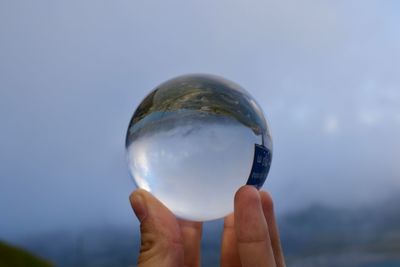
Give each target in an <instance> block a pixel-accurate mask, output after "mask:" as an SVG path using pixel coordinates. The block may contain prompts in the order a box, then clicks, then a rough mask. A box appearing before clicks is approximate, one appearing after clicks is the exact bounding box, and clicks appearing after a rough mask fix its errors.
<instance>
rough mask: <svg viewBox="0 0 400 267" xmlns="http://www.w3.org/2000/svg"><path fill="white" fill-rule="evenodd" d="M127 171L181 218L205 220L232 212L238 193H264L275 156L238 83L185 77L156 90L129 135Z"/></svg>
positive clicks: (254, 108)
mask: <svg viewBox="0 0 400 267" xmlns="http://www.w3.org/2000/svg"><path fill="white" fill-rule="evenodd" d="M126 151H127V159H128V165H129V169H130V172H131V174H132V176H133V179H134V181H135V182H136V184H137V185H138V187H140V188H143V189H145V190H147V191H149V192H151V193H152V194H153V195H154V196H155V197H156V198H158V199H159V200H160V201H161V202H162V203H163V204H164V205H165V206H167V207H168V208H169V209H170V210H171V211H172V212H173V213H174V214H175V215H176V216H177V217H180V218H183V219H187V220H192V221H207V220H212V219H217V218H221V217H224V216H226V215H228V214H229V213H230V212H232V211H233V199H234V195H235V192H236V191H237V190H238V189H239V187H240V186H242V185H245V184H250V185H254V186H256V187H257V188H260V187H261V186H262V185H263V183H264V181H265V179H266V176H267V174H268V171H269V168H270V165H271V158H272V140H271V134H270V132H269V129H268V124H267V122H266V120H265V118H264V115H263V112H262V110H261V108H260V106H259V105H258V104H257V103H256V101H255V100H254V99H253V98H252V97H251V96H250V94H249V93H248V92H246V91H245V90H244V89H243V88H241V87H240V86H239V85H237V84H235V83H233V82H231V81H228V80H226V79H223V78H221V77H218V76H213V75H202V74H193V75H184V76H179V77H176V78H174V79H171V80H169V81H166V82H164V83H162V84H161V85H159V86H158V87H156V88H155V89H154V90H153V91H152V92H151V93H150V94H149V95H148V96H147V97H146V98H145V99H144V100H143V101H142V102H141V103H140V105H139V107H138V108H137V109H136V111H135V113H134V114H133V117H132V119H131V121H130V124H129V127H128V131H127V135H126Z"/></svg>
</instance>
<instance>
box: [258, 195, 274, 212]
mask: <svg viewBox="0 0 400 267" xmlns="http://www.w3.org/2000/svg"><path fill="white" fill-rule="evenodd" d="M260 198H261V203H262V206H263V210H264V212H265V211H267V212H268V213H273V211H274V201H273V199H272V196H271V194H270V193H268V192H266V191H260Z"/></svg>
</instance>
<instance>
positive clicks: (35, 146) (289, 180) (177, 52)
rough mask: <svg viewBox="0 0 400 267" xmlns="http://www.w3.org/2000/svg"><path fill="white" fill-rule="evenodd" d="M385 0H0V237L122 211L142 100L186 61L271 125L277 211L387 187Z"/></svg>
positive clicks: (397, 113)
mask: <svg viewBox="0 0 400 267" xmlns="http://www.w3.org/2000/svg"><path fill="white" fill-rule="evenodd" d="M399 10H400V4H399V3H398V2H397V1H351V2H349V1H286V0H285V1H232V0H229V1H228V0H223V1H211V0H206V1H204V0H202V1H183V0H182V1H178V0H172V1H151V0H150V1H148V0H147V1H135V0H129V1H128V0H126V1H122V0H117V1H103V0H96V1H95V0H86V1H50V0H48V1H44V0H38V1H23V0H17V1H1V2H0V123H1V124H0V125H1V126H0V133H1V134H0V137H1V138H0V239H3V238H6V239H15V238H17V237H21V236H25V235H28V234H31V233H35V232H45V231H53V230H57V229H62V228H74V229H75V228H81V227H87V226H88V225H93V224H94V223H100V224H110V225H120V224H124V223H133V222H134V218H133V216H132V213H131V210H130V206H129V203H128V195H129V193H130V192H131V191H132V190H133V189H134V184H133V182H132V180H131V178H130V177H129V174H128V170H127V166H126V161H125V154H124V153H125V151H124V137H125V131H126V129H127V126H128V122H129V119H130V117H131V115H132V113H133V111H134V109H135V108H136V106H137V105H138V104H139V103H140V101H141V100H142V99H143V97H144V96H145V95H146V94H147V93H148V92H149V91H150V90H151V89H152V88H154V87H155V86H156V85H158V84H159V83H161V82H163V81H165V80H167V79H169V78H172V77H174V76H177V75H180V74H184V73H193V72H202V73H212V74H217V75H221V76H224V77H226V78H228V79H230V80H233V81H235V82H237V83H239V84H240V85H242V86H243V87H244V88H246V89H247V90H248V91H249V92H250V93H251V94H252V95H253V96H254V97H255V98H256V99H257V101H258V102H259V103H260V105H261V106H262V108H263V110H264V112H265V113H266V116H267V118H268V120H269V122H270V125H271V131H272V134H273V138H274V160H273V162H272V168H271V173H270V175H269V177H268V180H267V183H266V184H265V186H264V187H265V188H266V189H267V190H269V191H271V192H272V194H273V196H274V198H275V201H276V204H277V209H278V212H285V211H289V210H291V209H297V208H301V207H305V206H307V205H309V204H311V203H322V204H326V205H338V206H343V205H346V206H347V205H367V204H370V203H371V202H374V201H379V200H382V199H385V198H387V197H390V195H391V194H394V193H396V192H399V191H400V164H399V163H398V161H399V159H400V138H399V136H400V28H399V27H398V25H400V16H399V15H398V14H399Z"/></svg>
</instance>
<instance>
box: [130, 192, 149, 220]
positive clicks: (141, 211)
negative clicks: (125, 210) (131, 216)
mask: <svg viewBox="0 0 400 267" xmlns="http://www.w3.org/2000/svg"><path fill="white" fill-rule="evenodd" d="M132 208H133V211H134V212H135V214H136V217H137V218H138V220H139V221H140V222H142V221H143V219H144V218H145V217H146V215H147V209H146V204H145V202H144V199H143V197H142V196H141V195H140V194H134V195H133V196H132Z"/></svg>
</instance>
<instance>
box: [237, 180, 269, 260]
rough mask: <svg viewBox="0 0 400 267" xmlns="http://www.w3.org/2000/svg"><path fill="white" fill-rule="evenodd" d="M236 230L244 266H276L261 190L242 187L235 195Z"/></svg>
mask: <svg viewBox="0 0 400 267" xmlns="http://www.w3.org/2000/svg"><path fill="white" fill-rule="evenodd" d="M234 216H235V232H236V239H237V245H238V252H239V257H240V261H241V263H242V267H254V266H260V267H276V264H275V258H274V253H273V250H272V246H271V240H270V236H269V231H268V225H267V221H266V220H265V217H264V212H263V208H262V205H261V199H260V195H259V192H258V190H257V189H256V188H254V187H252V186H243V187H241V188H240V189H239V190H238V191H237V193H236V195H235V212H234Z"/></svg>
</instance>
